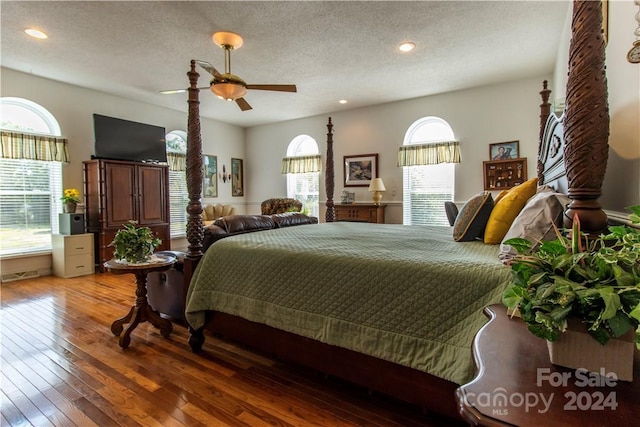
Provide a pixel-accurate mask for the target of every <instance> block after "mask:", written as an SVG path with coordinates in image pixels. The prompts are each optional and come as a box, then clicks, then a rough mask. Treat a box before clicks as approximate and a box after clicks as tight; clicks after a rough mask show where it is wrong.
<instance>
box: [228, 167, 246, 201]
mask: <svg viewBox="0 0 640 427" xmlns="http://www.w3.org/2000/svg"><path fill="white" fill-rule="evenodd" d="M243 173H244V170H243V167H242V159H233V158H232V159H231V195H232V196H236V197H242V196H244V177H243Z"/></svg>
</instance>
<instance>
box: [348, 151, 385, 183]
mask: <svg viewBox="0 0 640 427" xmlns="http://www.w3.org/2000/svg"><path fill="white" fill-rule="evenodd" d="M377 177H378V154H360V155H357V156H344V186H345V187H368V186H369V184H371V180H372V179H373V178H377Z"/></svg>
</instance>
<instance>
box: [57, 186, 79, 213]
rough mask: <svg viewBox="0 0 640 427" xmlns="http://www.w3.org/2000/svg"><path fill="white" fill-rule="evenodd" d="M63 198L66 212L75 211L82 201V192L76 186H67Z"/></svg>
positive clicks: (63, 207) (63, 208) (63, 209)
mask: <svg viewBox="0 0 640 427" xmlns="http://www.w3.org/2000/svg"><path fill="white" fill-rule="evenodd" d="M60 200H62V211H63V212H64V213H75V212H76V208H77V207H78V203H80V192H79V191H78V190H76V189H75V188H67V189H65V190H64V195H63V196H62V197H61V198H60Z"/></svg>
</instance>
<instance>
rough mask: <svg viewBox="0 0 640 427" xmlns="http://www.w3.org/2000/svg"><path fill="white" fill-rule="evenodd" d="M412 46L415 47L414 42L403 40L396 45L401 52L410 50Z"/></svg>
mask: <svg viewBox="0 0 640 427" xmlns="http://www.w3.org/2000/svg"><path fill="white" fill-rule="evenodd" d="M414 47H416V44H415V43H414V42H404V43H402V44H401V45H400V46H398V49H400V51H401V52H411V51H412V50H413V48H414Z"/></svg>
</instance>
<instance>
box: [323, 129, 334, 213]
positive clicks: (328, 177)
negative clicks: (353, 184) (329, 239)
mask: <svg viewBox="0 0 640 427" xmlns="http://www.w3.org/2000/svg"><path fill="white" fill-rule="evenodd" d="M327 130H328V132H327V170H326V171H325V187H326V191H327V212H326V214H325V221H326V222H334V221H335V219H336V208H335V205H334V203H333V189H334V186H335V182H334V181H335V179H334V173H335V171H334V164H333V124H331V117H329V122H328V123H327Z"/></svg>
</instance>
